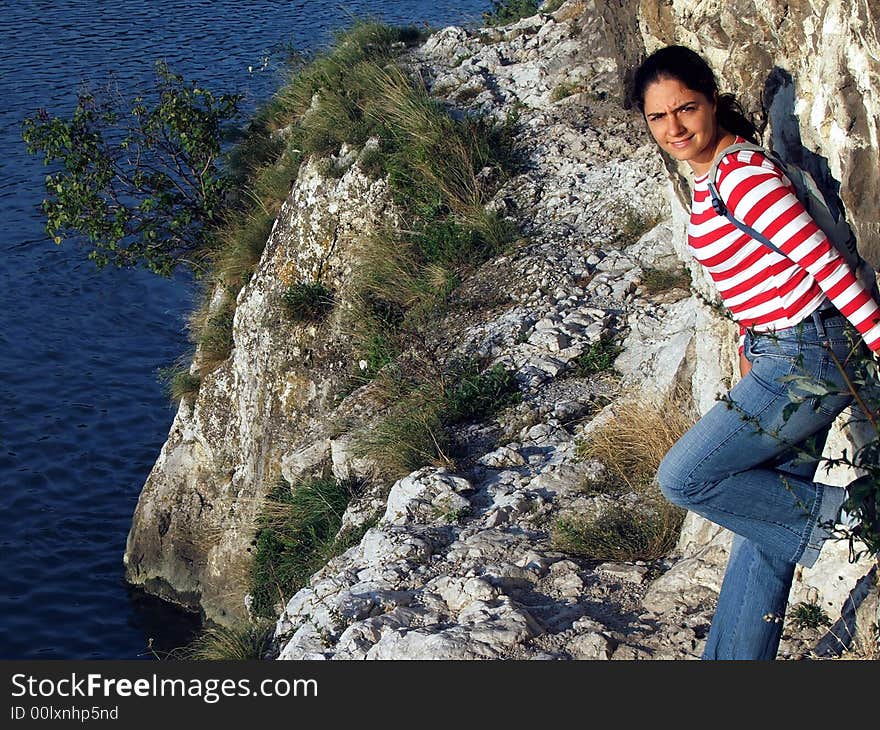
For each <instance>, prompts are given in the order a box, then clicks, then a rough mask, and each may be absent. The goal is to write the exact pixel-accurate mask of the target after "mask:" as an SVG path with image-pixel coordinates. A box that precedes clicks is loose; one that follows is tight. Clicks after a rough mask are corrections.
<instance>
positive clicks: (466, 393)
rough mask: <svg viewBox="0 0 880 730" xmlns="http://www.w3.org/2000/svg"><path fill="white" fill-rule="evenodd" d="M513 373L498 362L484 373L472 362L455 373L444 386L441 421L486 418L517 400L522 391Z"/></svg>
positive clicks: (449, 421)
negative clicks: (444, 393) (442, 419)
mask: <svg viewBox="0 0 880 730" xmlns="http://www.w3.org/2000/svg"><path fill="white" fill-rule="evenodd" d="M514 376H515V371H514V370H507V369H505V367H504V366H503V365H501V364H500V363H499V364H496V365H493V366H492V367H491V368H489V369H488V370H486V371H485V372H483V373H481V372H479V371H478V369H477V367H476V365H475V364H471V365H468V366H467V367H465V368H463V369H462V370H460V371H459V372H457V373H454V374H453V376H452V377H450V378H449V380H448V385H447V386H446V397H445V399H444V406H445V407H444V421H445V422H446V423H447V424H449V425H453V424H456V423H461V422H463V421H470V420H473V419H476V418H486V417H488V416H491V415H493V414H495V413H497V412H498V411H500V410H501V409H503V408H506V407H507V406H510V405H513V404H515V403H519V402H520V401H521V400H522V394H521V393H520V392H519V388H518V387H517V383H516V378H515V377H514Z"/></svg>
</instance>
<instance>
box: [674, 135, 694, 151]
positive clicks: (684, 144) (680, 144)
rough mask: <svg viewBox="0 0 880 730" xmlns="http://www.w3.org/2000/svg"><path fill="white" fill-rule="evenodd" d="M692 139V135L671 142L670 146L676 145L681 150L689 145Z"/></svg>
mask: <svg viewBox="0 0 880 730" xmlns="http://www.w3.org/2000/svg"><path fill="white" fill-rule="evenodd" d="M691 139H692V137H688V138H687V139H682V140H679V141H678V142H670V143H669V146H670V147H674V148H675V149H677V150H681V149H684V148H685V147H687V146H688V143H689V142H690V141H691Z"/></svg>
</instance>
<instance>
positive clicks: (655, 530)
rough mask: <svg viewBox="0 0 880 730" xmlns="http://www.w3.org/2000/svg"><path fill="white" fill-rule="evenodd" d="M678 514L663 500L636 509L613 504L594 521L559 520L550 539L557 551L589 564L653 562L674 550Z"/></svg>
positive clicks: (677, 528)
mask: <svg viewBox="0 0 880 730" xmlns="http://www.w3.org/2000/svg"><path fill="white" fill-rule="evenodd" d="M682 512H683V511H682V510H679V509H678V508H676V507H674V506H673V505H671V504H669V503H668V502H665V501H663V500H657V501H655V502H646V503H643V504H642V505H641V507H640V508H638V509H637V508H634V507H630V506H625V505H623V504H620V503H616V504H614V505H612V506H610V507H608V508H606V509H604V510H603V511H602V512H601V513H600V514H598V515H597V516H596V517H593V518H589V517H584V516H582V515H573V516H567V517H560V518H559V519H558V520H557V521H556V523H555V524H554V525H553V528H552V530H551V538H552V540H553V545H554V547H555V548H556V549H557V550H561V551H563V552H567V553H571V554H573V555H579V556H582V557H585V558H589V559H590V560H617V561H624V562H632V561H635V560H645V561H651V560H657V559H658V558H661V557H663V556H664V555H665V554H666V553H668V552H669V551H670V550H671V549H672V548H673V547H675V544H676V542H677V541H678V535H679V532H680V531H681V524H682V521H683V519H684V517H683V515H682Z"/></svg>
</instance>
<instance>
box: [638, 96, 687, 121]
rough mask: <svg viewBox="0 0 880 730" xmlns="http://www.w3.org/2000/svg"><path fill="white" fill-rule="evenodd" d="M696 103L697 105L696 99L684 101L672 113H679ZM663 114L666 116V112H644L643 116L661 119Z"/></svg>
mask: <svg viewBox="0 0 880 730" xmlns="http://www.w3.org/2000/svg"><path fill="white" fill-rule="evenodd" d="M696 103H697V101H696V99H692V100H691V101H686V102H685V103H684V104H681V105H680V106H677V107H675V109H673V110H672V111H674V112H677V111H681V110H682V109H684V108H685V107H686V106H690V105H691V104H696ZM664 114H666V112H645V116H648V117H662V116H663V115H664Z"/></svg>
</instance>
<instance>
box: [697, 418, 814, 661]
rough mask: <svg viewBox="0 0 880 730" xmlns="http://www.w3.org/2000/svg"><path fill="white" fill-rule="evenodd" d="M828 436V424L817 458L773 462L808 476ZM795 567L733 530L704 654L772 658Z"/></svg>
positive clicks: (714, 656)
mask: <svg viewBox="0 0 880 730" xmlns="http://www.w3.org/2000/svg"><path fill="white" fill-rule="evenodd" d="M827 436H828V429H827V428H826V429H825V430H824V431H823V432H821V433H818V434H816V437H815V443H814V448H815V450H816V456H817V458H816V459H810V460H804V459H802V458H799V457H798V456H797V455H794V454H793V455H792V459H790V460H788V461H785V462H782V463H780V464H779V465H778V466H775V468H776V469H777V470H778V471H780V472H788V473H790V474H792V475H793V476H801V477H805V478H812V477H813V475H814V474H815V472H816V467H817V466H818V461H819V460H818V456H820V455H821V452H822V448H823V447H824V444H825V439H826V438H827ZM768 466H771V465H768ZM794 567H795V564H794V563H792V562H789V561H786V560H781V559H779V558H778V557H774V556H773V555H769V554H767V553H766V552H764V551H763V550H761V548H760V547H759V546H758V545H756V544H755V543H754V542H752V541H751V540H747V539H746V538H744V537H742V536H741V535H734V536H733V545H732V546H731V549H730V557H729V559H728V561H727V570H726V571H725V573H724V581H723V583H722V585H721V592H720V593H719V595H718V604H717V606H716V608H715V616H714V617H713V619H712V626H711V628H710V629H709V636H708V637H707V638H706V646H705V648H704V649H703V656H702V658H703V659H764V660H772V659H775V658H776V652H777V651H778V649H779V641H780V639H781V638H782V624H783V621H784V619H785V611H786V608H787V606H788V596H789V593H790V592H791V581H792V577H793V576H794Z"/></svg>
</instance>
